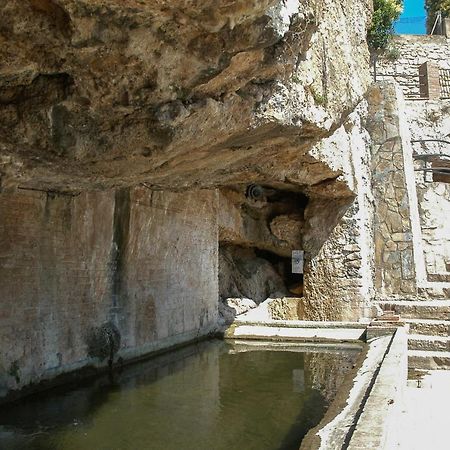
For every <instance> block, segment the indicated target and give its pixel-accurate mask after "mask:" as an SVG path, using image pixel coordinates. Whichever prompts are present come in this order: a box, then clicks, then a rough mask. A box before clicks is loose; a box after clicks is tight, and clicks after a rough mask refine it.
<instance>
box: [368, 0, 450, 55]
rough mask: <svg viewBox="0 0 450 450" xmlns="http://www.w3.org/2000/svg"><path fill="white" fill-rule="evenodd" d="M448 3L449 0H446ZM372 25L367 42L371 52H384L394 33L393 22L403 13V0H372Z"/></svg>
mask: <svg viewBox="0 0 450 450" xmlns="http://www.w3.org/2000/svg"><path fill="white" fill-rule="evenodd" d="M446 1H450V0H446ZM373 7H374V12H373V17H372V24H371V26H370V28H369V31H368V33H367V42H368V44H369V47H370V49H371V50H372V51H375V52H378V51H381V50H384V49H385V48H386V47H387V46H388V44H389V41H390V40H391V37H392V35H393V33H394V22H395V21H396V20H397V19H398V18H399V17H400V14H401V13H402V11H403V0H374V2H373Z"/></svg>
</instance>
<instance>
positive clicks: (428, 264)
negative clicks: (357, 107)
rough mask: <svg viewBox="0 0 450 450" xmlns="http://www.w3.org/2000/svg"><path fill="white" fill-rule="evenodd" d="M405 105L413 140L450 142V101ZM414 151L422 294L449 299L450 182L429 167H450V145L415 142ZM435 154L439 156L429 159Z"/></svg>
mask: <svg viewBox="0 0 450 450" xmlns="http://www.w3.org/2000/svg"><path fill="white" fill-rule="evenodd" d="M405 108H406V110H407V114H406V118H407V124H408V128H409V130H410V136H411V139H412V140H414V141H420V140H427V139H441V140H444V141H446V140H447V141H448V137H447V134H448V130H449V129H450V101H449V100H446V101H443V100H441V101H423V102H406V104H405ZM412 150H413V151H414V153H415V154H416V155H417V156H416V157H415V158H414V169H415V177H414V184H413V187H414V188H415V190H416V197H417V203H416V208H417V211H416V215H417V221H418V223H417V226H416V232H415V236H414V238H415V239H414V240H415V243H416V247H417V265H418V266H419V274H418V275H419V276H418V284H419V287H420V288H421V293H422V295H424V296H426V297H438V298H439V297H441V298H449V295H450V267H449V263H450V238H449V236H450V224H449V221H448V217H450V184H448V183H445V182H443V181H436V180H434V179H433V175H432V173H430V172H429V171H427V170H426V169H430V168H431V167H432V165H434V166H446V165H447V164H448V162H449V161H450V145H449V144H446V143H444V142H432V141H431V142H429V141H425V142H414V143H413V144H412ZM431 155H437V156H436V157H431V159H428V157H429V156H431ZM438 155H442V156H440V157H439V156H438ZM424 157H425V158H424ZM433 161H434V162H433ZM421 169H425V170H421Z"/></svg>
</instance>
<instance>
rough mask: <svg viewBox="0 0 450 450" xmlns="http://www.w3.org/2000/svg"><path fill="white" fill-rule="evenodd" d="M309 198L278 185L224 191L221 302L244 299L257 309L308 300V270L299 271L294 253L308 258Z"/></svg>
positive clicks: (252, 186) (221, 206)
mask: <svg viewBox="0 0 450 450" xmlns="http://www.w3.org/2000/svg"><path fill="white" fill-rule="evenodd" d="M308 200H309V199H308V196H307V195H305V194H304V193H303V192H301V191H299V190H295V189H286V188H284V189H283V188H281V187H279V186H276V187H274V186H270V187H269V186H261V185H255V184H250V185H247V186H244V187H240V186H239V187H230V188H223V189H221V190H220V202H219V205H220V212H219V301H220V303H222V304H224V305H225V306H228V305H229V304H230V302H232V303H233V302H234V304H237V303H239V301H240V299H241V300H242V302H244V303H245V302H247V303H248V304H250V305H253V306H250V307H257V306H258V305H260V304H261V303H263V302H265V301H266V300H268V299H270V300H272V299H273V300H276V299H286V298H289V299H292V300H293V299H300V298H302V297H303V285H304V275H303V270H300V271H297V270H294V266H293V255H294V254H295V253H301V254H302V255H303V229H304V224H305V209H306V207H307V205H308ZM302 263H303V261H302ZM295 272H298V273H295ZM250 302H252V303H250ZM219 309H220V308H219ZM238 309H239V308H238ZM244 309H245V308H244ZM240 312H242V311H241V309H239V311H238V313H240Z"/></svg>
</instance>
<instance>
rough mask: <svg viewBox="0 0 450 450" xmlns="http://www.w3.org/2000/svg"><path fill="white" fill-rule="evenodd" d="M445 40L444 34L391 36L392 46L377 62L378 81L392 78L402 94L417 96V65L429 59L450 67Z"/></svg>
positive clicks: (446, 39)
mask: <svg viewBox="0 0 450 450" xmlns="http://www.w3.org/2000/svg"><path fill="white" fill-rule="evenodd" d="M449 42H450V40H449V39H448V38H446V37H445V36H430V35H400V36H395V38H394V40H393V44H392V49H391V50H390V51H388V52H387V53H386V54H385V55H384V56H383V57H380V58H379V60H378V62H377V78H378V80H385V81H393V80H395V81H396V82H397V83H398V84H399V85H400V86H401V87H402V89H403V93H404V95H405V96H406V97H413V98H414V97H415V98H417V97H420V88H419V66H421V65H422V64H423V63H425V62H428V61H429V62H431V63H434V64H436V65H437V66H438V67H439V68H441V69H450V45H449Z"/></svg>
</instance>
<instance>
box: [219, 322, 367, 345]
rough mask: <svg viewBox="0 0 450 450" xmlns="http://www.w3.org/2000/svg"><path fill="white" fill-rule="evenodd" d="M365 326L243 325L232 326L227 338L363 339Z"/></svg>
mask: <svg viewBox="0 0 450 450" xmlns="http://www.w3.org/2000/svg"><path fill="white" fill-rule="evenodd" d="M365 332H366V330H365V328H361V327H358V328H325V327H290V326H278V327H277V326H267V325H241V324H236V325H235V326H232V327H230V328H229V329H228V330H227V331H226V333H225V337H226V338H228V339H229V338H233V339H264V340H271V339H275V340H283V341H300V342H305V341H307V342H313V341H316V342H320V341H327V342H329V341H338V342H345V341H361V340H362V339H363V338H364V335H365Z"/></svg>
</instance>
